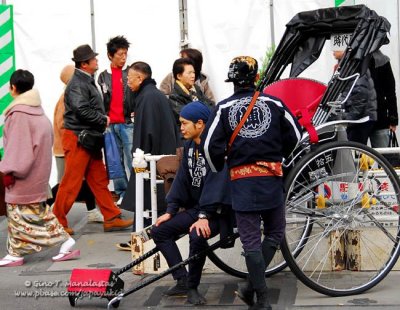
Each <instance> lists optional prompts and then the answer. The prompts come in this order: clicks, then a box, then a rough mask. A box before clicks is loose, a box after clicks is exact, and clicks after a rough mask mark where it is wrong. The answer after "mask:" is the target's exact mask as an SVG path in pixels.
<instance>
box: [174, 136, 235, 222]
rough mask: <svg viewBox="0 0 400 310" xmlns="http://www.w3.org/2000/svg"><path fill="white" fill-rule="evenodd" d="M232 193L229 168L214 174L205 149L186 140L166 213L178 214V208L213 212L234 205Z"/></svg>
mask: <svg viewBox="0 0 400 310" xmlns="http://www.w3.org/2000/svg"><path fill="white" fill-rule="evenodd" d="M230 191H231V190H230V180H229V176H228V170H227V168H226V167H225V168H224V167H222V171H220V172H218V173H214V172H212V171H211V169H210V166H209V165H208V163H207V161H206V160H205V157H204V151H203V148H202V147H201V146H199V145H196V143H194V142H193V141H187V142H186V143H185V145H184V151H183V158H182V161H181V164H180V166H179V170H178V172H177V174H176V177H175V179H174V182H173V183H172V187H171V189H170V191H169V192H168V195H167V197H166V199H167V204H168V206H167V212H168V213H171V214H176V213H177V212H178V210H179V208H185V209H188V208H198V209H199V210H200V209H202V210H204V211H206V212H214V211H215V210H216V208H217V207H218V206H221V205H231V196H230Z"/></svg>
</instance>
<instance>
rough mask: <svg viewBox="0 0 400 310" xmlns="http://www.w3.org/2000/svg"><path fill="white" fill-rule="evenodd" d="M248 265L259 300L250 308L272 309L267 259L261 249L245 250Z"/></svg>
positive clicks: (252, 284)
mask: <svg viewBox="0 0 400 310" xmlns="http://www.w3.org/2000/svg"><path fill="white" fill-rule="evenodd" d="M244 255H245V259H246V266H247V270H248V272H249V279H250V283H251V286H252V287H253V290H254V291H255V292H256V296H257V302H256V303H255V304H254V305H252V306H250V307H249V309H252V310H255V309H263V310H264V309H267V310H270V309H272V308H271V306H270V304H269V303H268V296H267V284H266V282H265V268H266V267H265V266H266V265H265V261H264V257H263V253H262V252H261V251H247V252H245V254H244Z"/></svg>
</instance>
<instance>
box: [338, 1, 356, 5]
mask: <svg viewBox="0 0 400 310" xmlns="http://www.w3.org/2000/svg"><path fill="white" fill-rule="evenodd" d="M354 4H355V0H335V6H343V5H354Z"/></svg>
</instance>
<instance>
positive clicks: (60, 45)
mask: <svg viewBox="0 0 400 310" xmlns="http://www.w3.org/2000/svg"><path fill="white" fill-rule="evenodd" d="M354 2H355V4H366V5H367V6H369V7H370V8H371V9H374V10H376V11H377V13H378V14H380V15H383V16H385V17H386V18H387V19H388V20H389V21H390V23H391V24H392V30H391V33H390V40H391V43H390V44H389V45H388V46H385V47H384V48H383V50H384V52H385V53H386V54H388V55H389V56H390V57H391V59H392V66H393V70H394V72H395V77H396V78H397V79H398V77H399V74H398V73H399V72H400V70H399V54H398V52H397V51H398V50H399V14H400V11H399V3H398V1H397V0H385V1H382V0H355V1H354ZM2 3H3V4H10V5H13V8H14V38H15V49H16V68H24V69H28V70H30V71H31V72H32V73H33V74H34V75H35V79H36V85H35V87H36V88H38V89H39V91H40V93H41V97H42V101H43V104H44V108H45V111H46V114H47V115H48V116H49V117H50V119H52V116H53V109H54V106H55V104H56V102H57V100H58V98H59V96H60V93H61V92H62V90H63V85H62V83H61V81H60V79H59V74H60V71H61V69H62V68H63V67H64V66H65V65H66V64H68V63H71V57H72V50H73V49H74V48H75V47H76V46H78V45H80V44H85V43H89V44H91V45H92V46H93V47H94V48H95V49H96V51H97V52H98V53H99V57H98V58H99V66H100V70H99V72H101V71H102V70H104V69H105V68H106V67H107V66H108V65H109V62H108V60H107V57H106V42H107V41H108V39H109V38H110V37H113V36H115V35H124V36H126V37H127V38H128V40H129V41H130V42H131V43H132V44H131V48H130V50H129V56H128V63H132V62H133V61H137V60H142V61H145V62H148V63H149V64H150V65H151V67H152V69H153V72H154V78H155V79H156V81H157V82H158V83H159V82H161V79H162V78H163V77H164V76H165V75H166V74H167V73H169V72H170V71H171V69H172V63H173V61H174V60H175V59H176V58H177V57H178V56H179V50H180V44H181V32H180V31H181V29H180V10H179V7H180V6H179V4H180V3H186V4H187V16H186V17H187V20H188V23H187V27H188V33H187V36H186V37H185V38H186V39H187V41H188V43H189V44H190V46H191V47H194V48H198V49H200V50H201V51H202V52H203V56H204V64H203V71H204V72H205V73H207V74H208V75H209V76H210V80H211V86H212V88H213V90H214V92H215V94H216V97H217V99H218V100H221V99H223V98H224V97H226V96H228V95H230V94H231V93H232V85H231V84H230V83H224V82H223V81H224V79H225V77H226V74H227V68H228V65H229V62H230V60H231V59H232V57H234V56H238V55H245V54H246V55H251V56H253V57H255V58H256V59H258V60H259V61H261V60H262V58H263V56H264V54H265V51H266V50H267V48H268V47H270V46H271V45H272V42H273V41H274V40H275V43H276V44H277V43H278V42H279V40H280V38H281V36H282V34H283V32H284V30H285V24H286V23H287V22H288V21H289V20H290V19H291V18H292V17H293V16H294V15H295V14H297V13H298V12H300V11H305V10H314V9H318V8H322V7H331V6H334V3H335V1H334V0H296V1H293V0H275V1H273V0H252V1H248V0H218V1H215V0H202V1H196V0H186V1H185V0H146V1H139V0H113V1H101V0H69V1H54V0H35V1H28V0H7V1H5V0H3V1H2ZM271 25H272V26H271ZM333 64H334V60H333V57H332V55H331V52H330V50H329V47H326V48H325V50H324V51H323V54H322V56H321V57H320V60H318V63H317V64H315V65H313V66H312V67H311V68H310V70H309V71H308V72H309V73H308V74H309V76H310V75H311V76H312V77H313V78H314V79H318V80H320V81H322V82H327V81H328V79H329V77H330V76H331V74H332V67H333ZM398 82H399V81H398ZM398 85H399V84H398ZM397 89H398V90H399V86H398V87H397ZM398 93H399V92H398ZM53 179H54V178H52V181H53V182H54V180H53Z"/></svg>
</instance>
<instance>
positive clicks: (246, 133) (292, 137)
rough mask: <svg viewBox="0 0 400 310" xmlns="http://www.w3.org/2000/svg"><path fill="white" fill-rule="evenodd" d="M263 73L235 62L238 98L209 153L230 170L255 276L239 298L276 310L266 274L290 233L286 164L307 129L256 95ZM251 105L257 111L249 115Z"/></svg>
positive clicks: (220, 117)
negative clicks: (286, 209) (284, 167)
mask: <svg viewBox="0 0 400 310" xmlns="http://www.w3.org/2000/svg"><path fill="white" fill-rule="evenodd" d="M257 69H258V64H257V61H256V60H255V59H254V58H252V57H249V56H239V57H235V58H234V59H233V60H232V62H231V64H230V66H229V71H228V79H227V80H226V82H233V85H234V89H235V90H234V94H233V95H232V96H230V97H229V98H227V99H225V100H222V101H221V102H220V103H218V105H217V107H216V109H215V110H214V112H213V114H212V115H211V116H210V120H209V123H208V124H207V134H205V138H204V153H205V155H206V158H207V162H208V164H209V165H210V167H211V169H212V170H213V171H218V170H222V169H225V166H226V164H227V165H228V168H229V173H230V178H231V187H232V208H233V210H234V211H235V216H236V224H237V228H238V231H239V235H240V240H241V242H242V245H243V249H244V256H245V261H246V266H247V270H248V272H249V278H248V282H247V285H246V286H245V287H243V288H240V289H239V297H240V298H241V299H242V300H243V301H244V302H245V303H246V304H248V306H249V309H251V310H255V309H263V310H270V309H271V306H270V304H269V302H268V298H267V286H266V282H265V270H266V268H267V267H268V264H269V263H270V262H271V260H272V258H273V257H274V255H275V252H276V250H277V248H278V247H279V244H280V242H281V240H282V238H283V235H284V231H285V208H284V187H283V177H282V174H283V173H282V164H281V162H282V160H283V158H287V156H289V155H290V154H291V152H292V151H293V149H294V148H295V146H296V145H297V143H298V141H299V140H300V136H301V127H300V125H299V124H298V122H297V120H296V118H295V117H294V116H293V115H292V114H291V113H290V111H289V110H288V109H287V107H286V106H285V105H284V104H283V103H282V102H281V101H280V100H279V99H277V98H271V97H269V96H267V95H265V94H262V93H260V94H259V93H258V92H255V81H256V79H257ZM253 100H254V101H253ZM251 102H255V105H254V106H253V108H252V109H249V106H251V105H250V103H251ZM247 111H249V114H248V117H247V119H245V122H244V123H243V126H242V127H239V124H241V120H242V119H243V118H244V115H245V114H246V112H247ZM232 137H233V138H232ZM228 142H229V143H228ZM225 161H226V163H225ZM261 221H262V222H263V233H264V239H263V240H262V238H261V232H262V231H261ZM254 295H256V301H255V300H254Z"/></svg>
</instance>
